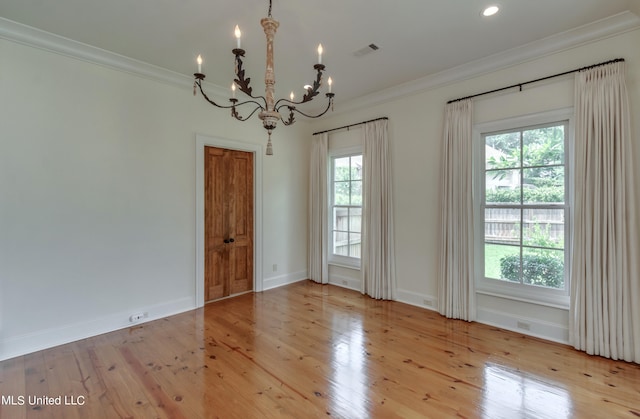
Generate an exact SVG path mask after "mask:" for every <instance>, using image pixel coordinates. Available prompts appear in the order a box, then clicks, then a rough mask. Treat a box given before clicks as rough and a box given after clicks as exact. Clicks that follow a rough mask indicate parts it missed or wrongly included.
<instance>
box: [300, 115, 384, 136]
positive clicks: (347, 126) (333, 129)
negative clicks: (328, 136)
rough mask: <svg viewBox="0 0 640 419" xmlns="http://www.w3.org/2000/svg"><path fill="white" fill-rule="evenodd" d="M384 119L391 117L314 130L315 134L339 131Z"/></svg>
mask: <svg viewBox="0 0 640 419" xmlns="http://www.w3.org/2000/svg"><path fill="white" fill-rule="evenodd" d="M383 119H389V118H387V117H386V116H383V117H382V118H376V119H370V120H368V121H362V122H358V123H355V124H351V125H345V126H344V127H338V128H331V129H328V130H325V131H318V132H314V133H313V135H317V134H324V133H325V132H331V131H337V130H339V129H345V128H347V129H348V128H351V127H355V126H357V125H363V124H366V123H369V122H374V121H381V120H383Z"/></svg>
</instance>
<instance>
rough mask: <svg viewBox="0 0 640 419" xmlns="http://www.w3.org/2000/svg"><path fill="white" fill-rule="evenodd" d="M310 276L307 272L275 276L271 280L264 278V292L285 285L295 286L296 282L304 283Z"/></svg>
mask: <svg viewBox="0 0 640 419" xmlns="http://www.w3.org/2000/svg"><path fill="white" fill-rule="evenodd" d="M308 278H309V275H308V274H307V271H298V272H293V273H288V274H284V275H279V276H273V277H271V278H264V279H263V280H262V290H263V291H266V290H270V289H272V288H278V287H282V286H283V285H289V284H293V283H294V282H299V281H304V280H305V279H308Z"/></svg>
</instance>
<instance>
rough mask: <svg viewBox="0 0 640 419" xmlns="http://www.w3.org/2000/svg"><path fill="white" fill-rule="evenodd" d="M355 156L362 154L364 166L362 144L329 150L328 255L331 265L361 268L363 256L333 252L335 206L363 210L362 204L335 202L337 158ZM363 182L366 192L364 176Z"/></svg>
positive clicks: (361, 237)
mask: <svg viewBox="0 0 640 419" xmlns="http://www.w3.org/2000/svg"><path fill="white" fill-rule="evenodd" d="M353 156H362V158H363V167H364V156H363V149H362V146H351V147H341V148H339V149H335V150H329V155H328V157H329V158H328V162H327V163H328V166H329V167H328V172H329V175H328V176H327V181H328V195H329V199H328V203H329V208H328V211H327V218H328V226H327V227H328V231H327V233H328V236H327V237H328V240H327V242H328V243H327V245H328V249H327V252H328V253H327V255H328V263H329V265H334V266H341V267H344V268H350V269H360V266H361V260H362V259H361V258H358V257H352V256H344V255H338V254H335V253H334V252H333V232H334V228H333V209H334V207H336V206H337V207H348V208H360V209H361V210H362V205H335V204H334V192H335V189H334V182H335V160H336V159H339V158H344V157H353ZM362 184H363V193H364V178H363V179H362ZM362 239H363V232H362V227H361V228H360V243H362Z"/></svg>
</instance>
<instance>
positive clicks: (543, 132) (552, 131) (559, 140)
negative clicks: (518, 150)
mask: <svg viewBox="0 0 640 419" xmlns="http://www.w3.org/2000/svg"><path fill="white" fill-rule="evenodd" d="M522 143H523V147H524V148H523V152H522V159H523V166H548V165H552V164H563V163H564V125H558V126H555V127H547V128H536V129H531V130H527V131H524V133H523V136H522Z"/></svg>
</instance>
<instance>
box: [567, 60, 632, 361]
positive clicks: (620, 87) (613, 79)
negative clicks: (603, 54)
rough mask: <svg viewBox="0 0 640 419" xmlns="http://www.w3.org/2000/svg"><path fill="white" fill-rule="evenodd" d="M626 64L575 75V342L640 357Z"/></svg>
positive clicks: (597, 351)
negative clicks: (625, 76)
mask: <svg viewBox="0 0 640 419" xmlns="http://www.w3.org/2000/svg"><path fill="white" fill-rule="evenodd" d="M624 73H625V65H624V62H618V63H613V64H609V65H605V66H599V67H595V68H592V69H590V70H586V71H583V72H579V73H577V74H576V76H575V121H576V128H575V193H574V196H575V199H574V205H575V212H574V213H575V218H574V229H573V258H572V264H571V316H570V340H571V343H572V345H573V346H574V347H575V348H576V349H579V350H582V351H585V352H587V353H588V354H592V355H601V356H604V357H607V358H613V359H623V360H625V361H631V362H640V308H639V307H640V285H639V281H640V276H639V275H640V272H639V269H638V260H639V259H640V248H639V247H638V235H639V234H640V232H639V231H638V225H637V219H638V218H637V217H638V214H637V212H636V204H637V202H636V200H635V199H636V197H635V196H634V185H633V181H634V173H633V161H632V145H631V130H630V118H629V101H628V96H627V88H626V85H625V79H624Z"/></svg>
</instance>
